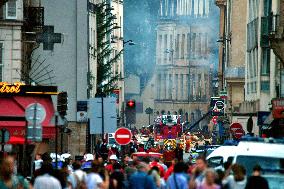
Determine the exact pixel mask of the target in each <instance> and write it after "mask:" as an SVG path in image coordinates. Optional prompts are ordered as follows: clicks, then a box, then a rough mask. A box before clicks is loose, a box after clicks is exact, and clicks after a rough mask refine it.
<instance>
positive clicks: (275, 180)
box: [263, 174, 284, 189]
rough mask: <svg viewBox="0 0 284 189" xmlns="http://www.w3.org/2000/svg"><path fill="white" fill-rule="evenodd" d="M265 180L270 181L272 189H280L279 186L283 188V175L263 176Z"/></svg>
mask: <svg viewBox="0 0 284 189" xmlns="http://www.w3.org/2000/svg"><path fill="white" fill-rule="evenodd" d="M263 177H264V178H266V180H267V181H268V185H269V188H270V189H279V186H283V183H284V175H283V174H275V175H270V174H269V175H265V174H264V175H263Z"/></svg>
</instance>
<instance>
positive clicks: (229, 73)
mask: <svg viewBox="0 0 284 189" xmlns="http://www.w3.org/2000/svg"><path fill="white" fill-rule="evenodd" d="M225 78H226V79H245V68H244V67H228V68H227V69H226V71H225Z"/></svg>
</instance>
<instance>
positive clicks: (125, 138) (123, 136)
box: [114, 127, 132, 145]
mask: <svg viewBox="0 0 284 189" xmlns="http://www.w3.org/2000/svg"><path fill="white" fill-rule="evenodd" d="M131 138H132V133H131V131H130V130H129V129H127V128H124V127H121V128H119V129H117V130H116V131H115V134H114V139H115V141H116V142H117V143H118V144H120V145H126V144H128V143H129V142H130V140H131Z"/></svg>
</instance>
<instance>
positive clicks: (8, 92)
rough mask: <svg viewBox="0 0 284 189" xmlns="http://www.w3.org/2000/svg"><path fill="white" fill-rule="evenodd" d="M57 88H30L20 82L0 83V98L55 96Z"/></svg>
mask: <svg viewBox="0 0 284 189" xmlns="http://www.w3.org/2000/svg"><path fill="white" fill-rule="evenodd" d="M57 94H58V92H57V86H31V85H25V84H24V83H21V82H15V83H14V84H10V83H8V82H0V96H13V95H21V96H25V95H57Z"/></svg>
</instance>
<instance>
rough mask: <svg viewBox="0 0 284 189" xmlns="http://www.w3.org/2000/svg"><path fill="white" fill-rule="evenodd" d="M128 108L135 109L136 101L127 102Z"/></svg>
mask: <svg viewBox="0 0 284 189" xmlns="http://www.w3.org/2000/svg"><path fill="white" fill-rule="evenodd" d="M127 107H129V108H134V107H135V101H134V100H128V101H127Z"/></svg>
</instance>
